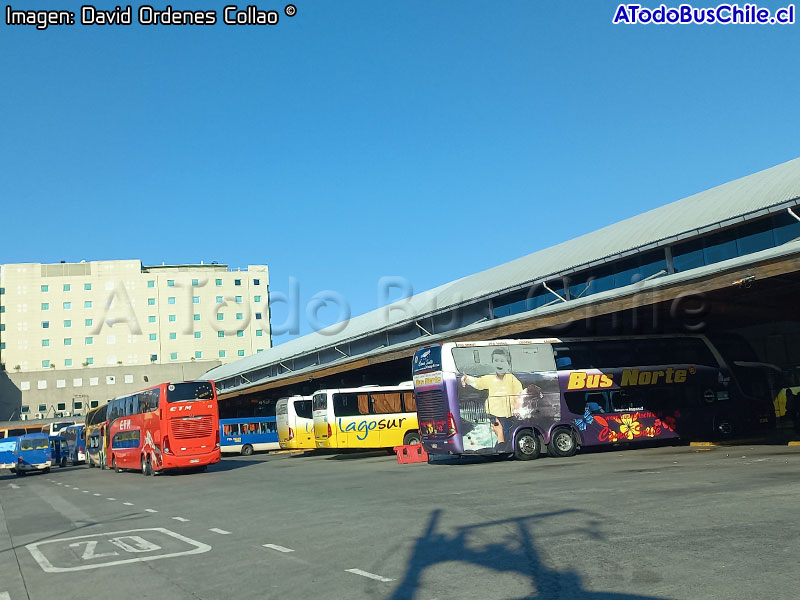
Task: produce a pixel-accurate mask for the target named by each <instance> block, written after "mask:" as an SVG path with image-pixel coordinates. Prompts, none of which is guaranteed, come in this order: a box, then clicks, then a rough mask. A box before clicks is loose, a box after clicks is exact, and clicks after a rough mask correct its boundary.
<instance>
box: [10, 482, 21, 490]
mask: <svg viewBox="0 0 800 600" xmlns="http://www.w3.org/2000/svg"><path fill="white" fill-rule="evenodd" d="M8 487H10V488H11V489H12V490H18V489H19V486H18V485H17V484H16V483H9V484H8Z"/></svg>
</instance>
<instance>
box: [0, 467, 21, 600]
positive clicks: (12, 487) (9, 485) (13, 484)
mask: <svg viewBox="0 0 800 600" xmlns="http://www.w3.org/2000/svg"><path fill="white" fill-rule="evenodd" d="M8 487H10V488H11V489H12V490H18V489H19V486H18V485H17V484H16V483H9V484H8ZM0 600H2V599H0Z"/></svg>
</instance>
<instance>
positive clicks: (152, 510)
mask: <svg viewBox="0 0 800 600" xmlns="http://www.w3.org/2000/svg"><path fill="white" fill-rule="evenodd" d="M144 512H149V513H156V512H158V511H157V510H156V509H154V508H145V509H144Z"/></svg>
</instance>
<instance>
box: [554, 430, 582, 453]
mask: <svg viewBox="0 0 800 600" xmlns="http://www.w3.org/2000/svg"><path fill="white" fill-rule="evenodd" d="M547 449H548V452H549V453H550V456H555V457H559V458H563V457H567V456H574V455H575V453H576V452H577V451H578V444H577V442H576V441H575V435H574V434H573V433H572V430H571V429H568V428H566V427H559V428H558V429H556V430H555V431H553V435H552V436H551V437H550V444H549V445H548V447H547Z"/></svg>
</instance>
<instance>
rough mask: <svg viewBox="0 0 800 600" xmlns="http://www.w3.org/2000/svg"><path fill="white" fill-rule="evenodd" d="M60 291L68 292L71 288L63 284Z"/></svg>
mask: <svg viewBox="0 0 800 600" xmlns="http://www.w3.org/2000/svg"><path fill="white" fill-rule="evenodd" d="M61 289H62V290H64V291H65V292H68V291H69V290H70V289H71V286H70V285H69V284H68V283H65V284H64V286H63V287H62V288H61Z"/></svg>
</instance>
